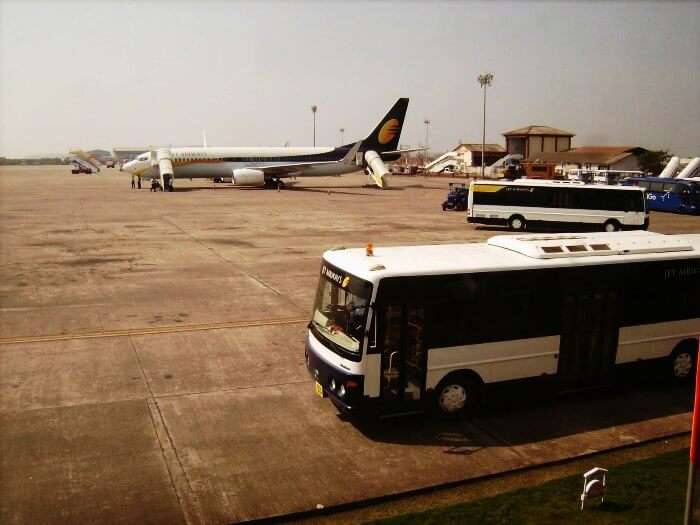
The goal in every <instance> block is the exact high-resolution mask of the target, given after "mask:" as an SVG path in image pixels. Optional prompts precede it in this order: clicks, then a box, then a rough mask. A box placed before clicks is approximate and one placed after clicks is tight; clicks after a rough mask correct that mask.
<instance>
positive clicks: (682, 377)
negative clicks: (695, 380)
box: [671, 340, 698, 381]
mask: <svg viewBox="0 0 700 525" xmlns="http://www.w3.org/2000/svg"><path fill="white" fill-rule="evenodd" d="M697 345H698V344H697V342H696V341H692V340H689V341H683V342H682V343H681V344H679V345H678V346H677V347H676V349H675V350H674V351H673V353H672V354H671V372H672V373H673V377H674V379H675V380H676V381H688V380H689V379H690V378H691V377H693V373H694V372H695V367H696V359H697Z"/></svg>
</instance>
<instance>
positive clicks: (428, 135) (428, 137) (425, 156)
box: [423, 119, 430, 165]
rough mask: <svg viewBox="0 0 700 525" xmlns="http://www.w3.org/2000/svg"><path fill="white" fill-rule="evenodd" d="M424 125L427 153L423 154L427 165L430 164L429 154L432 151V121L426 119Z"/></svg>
mask: <svg viewBox="0 0 700 525" xmlns="http://www.w3.org/2000/svg"><path fill="white" fill-rule="evenodd" d="M423 124H425V153H424V154H423V165H426V164H428V152H429V151H430V146H429V144H430V142H429V139H430V119H425V120H424V121H423Z"/></svg>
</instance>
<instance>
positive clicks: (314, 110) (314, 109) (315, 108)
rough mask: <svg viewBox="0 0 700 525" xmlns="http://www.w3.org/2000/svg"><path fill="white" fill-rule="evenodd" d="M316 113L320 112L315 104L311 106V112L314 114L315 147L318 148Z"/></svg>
mask: <svg viewBox="0 0 700 525" xmlns="http://www.w3.org/2000/svg"><path fill="white" fill-rule="evenodd" d="M316 111H318V106H317V105H316V104H314V105H313V106H311V112H312V113H313V114H314V147H316Z"/></svg>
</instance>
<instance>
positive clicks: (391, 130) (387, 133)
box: [377, 118, 401, 144]
mask: <svg viewBox="0 0 700 525" xmlns="http://www.w3.org/2000/svg"><path fill="white" fill-rule="evenodd" d="M400 128H401V124H400V123H399V121H398V119H395V118H393V119H391V120H387V121H386V122H385V123H384V125H383V126H382V129H380V130H379V136H378V137H377V140H379V143H380V144H386V143H388V142H391V141H392V140H393V139H394V137H395V136H396V134H397V133H398V131H399V129H400Z"/></svg>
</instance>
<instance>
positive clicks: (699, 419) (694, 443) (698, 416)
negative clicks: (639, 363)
mask: <svg viewBox="0 0 700 525" xmlns="http://www.w3.org/2000/svg"><path fill="white" fill-rule="evenodd" d="M698 349H699V350H700V341H699V343H698ZM696 355H698V356H700V353H698V354H696ZM696 363H697V359H696ZM697 368H698V367H697V365H696V366H695V404H694V405H693V424H692V426H691V433H690V462H689V466H688V485H687V487H686V493H685V515H684V517H683V525H690V524H691V522H692V521H693V492H694V488H695V470H696V464H697V463H696V462H697V461H698V454H700V450H698V449H700V373H698V370H697Z"/></svg>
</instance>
